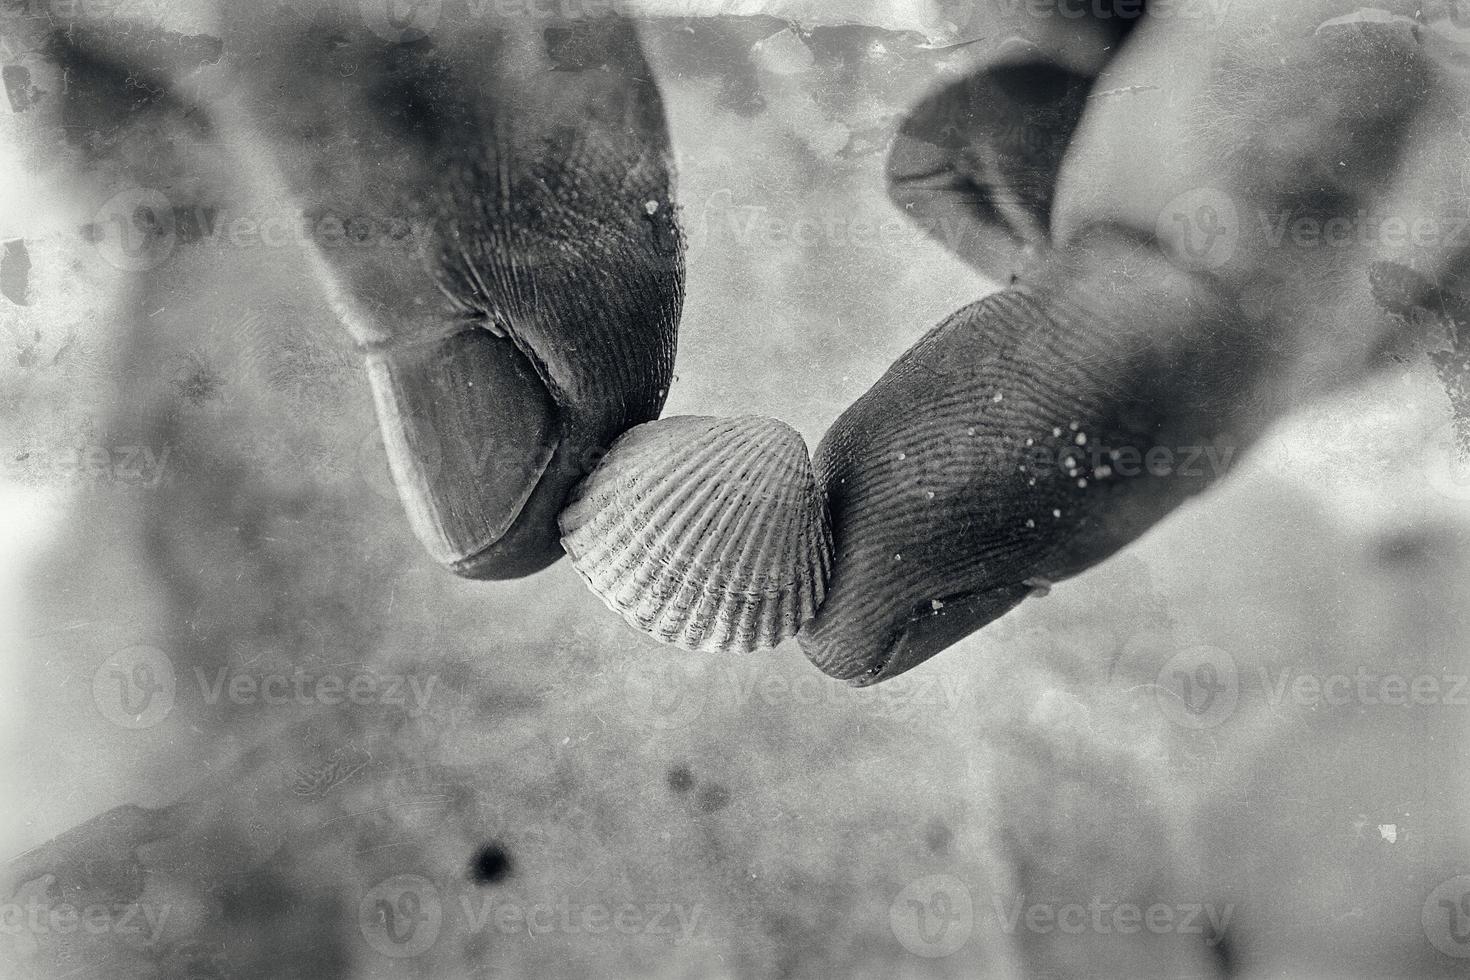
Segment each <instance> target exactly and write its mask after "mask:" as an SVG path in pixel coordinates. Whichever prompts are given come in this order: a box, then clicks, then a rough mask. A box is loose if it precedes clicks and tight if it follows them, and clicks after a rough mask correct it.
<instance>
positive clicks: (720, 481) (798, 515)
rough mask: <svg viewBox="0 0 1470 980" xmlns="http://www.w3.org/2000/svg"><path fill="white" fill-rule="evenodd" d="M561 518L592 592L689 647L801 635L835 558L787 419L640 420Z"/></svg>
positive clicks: (744, 647) (755, 644) (747, 646)
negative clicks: (640, 423) (640, 422)
mask: <svg viewBox="0 0 1470 980" xmlns="http://www.w3.org/2000/svg"><path fill="white" fill-rule="evenodd" d="M560 520H561V531H562V545H563V546H564V547H565V548H566V551H567V554H568V555H570V556H571V560H572V565H573V567H574V568H576V570H577V573H578V574H579V575H581V576H582V578H583V579H584V580H585V581H586V582H587V584H588V585H589V586H590V587H591V588H592V591H593V592H594V593H596V594H597V596H598V597H599V598H601V599H602V601H603V602H605V603H606V604H607V605H608V607H609V608H611V609H612V610H614V611H615V612H617V613H618V614H619V615H621V616H622V617H623V619H625V620H626V621H627V622H628V623H629V624H630V625H632V626H633V627H635V628H636V629H639V630H641V631H643V632H645V633H648V634H650V635H652V636H654V637H656V638H657V639H659V640H662V641H664V642H666V643H672V644H674V645H675V646H679V647H683V648H684V649H686V650H702V651H706V652H730V651H741V652H746V651H750V650H755V649H761V648H767V647H774V646H776V645H777V644H779V643H780V642H781V641H782V640H784V639H787V638H788V637H792V636H795V635H796V632H797V631H798V630H799V629H800V628H801V626H802V624H803V623H804V622H806V621H807V620H808V619H810V618H812V617H813V616H814V615H816V612H817V608H818V606H820V605H821V602H822V599H823V597H824V596H825V594H826V583H827V578H828V575H829V574H830V572H831V568H832V530H831V525H830V522H829V520H828V516H827V507H826V503H825V501H824V500H823V498H822V494H821V493H820V491H818V489H817V483H816V476H815V474H814V473H813V471H812V465H811V460H810V458H809V456H808V454H807V448H806V443H805V442H803V441H802V438H801V436H800V434H798V433H797V432H796V431H795V430H794V429H792V428H791V427H790V426H788V425H786V424H785V423H783V422H779V421H777V420H776V419H770V418H761V417H758V416H745V417H742V418H706V417H702V416H682V417H674V418H668V419H663V420H662V421H658V422H649V423H646V424H644V425H640V426H636V427H635V428H633V429H630V430H629V431H628V432H627V433H625V434H624V435H623V436H622V437H621V438H620V439H618V441H617V442H616V443H614V444H613V447H612V449H611V450H610V451H609V452H608V454H607V456H606V457H605V458H604V459H603V461H602V464H601V465H600V466H599V467H598V468H597V470H596V472H594V473H593V474H592V475H591V476H590V477H588V478H587V479H586V480H585V481H583V483H582V484H581V485H580V486H579V487H578V488H577V490H576V492H575V493H574V494H573V497H572V500H571V502H570V503H569V504H568V505H567V507H566V509H564V510H563V511H562V513H561V518H560Z"/></svg>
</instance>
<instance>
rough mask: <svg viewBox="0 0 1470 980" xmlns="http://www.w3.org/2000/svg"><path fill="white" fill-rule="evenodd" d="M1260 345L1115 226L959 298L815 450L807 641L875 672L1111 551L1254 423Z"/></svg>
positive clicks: (1197, 285)
mask: <svg viewBox="0 0 1470 980" xmlns="http://www.w3.org/2000/svg"><path fill="white" fill-rule="evenodd" d="M1264 355H1265V351H1264V350H1263V344H1262V343H1261V334H1260V332H1259V331H1257V330H1256V329H1255V328H1254V327H1253V325H1252V324H1251V322H1250V321H1249V319H1248V318H1247V317H1246V316H1245V315H1244V314H1243V313H1242V312H1241V311H1240V309H1239V308H1238V307H1237V306H1236V305H1235V304H1234V302H1233V301H1232V300H1231V299H1230V298H1229V297H1228V295H1227V294H1226V293H1225V292H1224V291H1223V290H1222V289H1220V288H1219V287H1218V286H1217V285H1216V283H1215V282H1214V281H1213V280H1212V279H1210V278H1209V277H1208V276H1205V275H1203V274H1187V273H1181V272H1180V271H1178V270H1177V268H1175V267H1174V266H1173V265H1171V264H1170V263H1169V262H1168V260H1167V258H1166V257H1165V256H1164V255H1163V254H1162V253H1161V252H1160V251H1159V250H1158V249H1157V248H1156V247H1155V246H1154V245H1153V244H1152V242H1151V241H1142V240H1139V239H1138V238H1136V237H1131V236H1127V235H1124V234H1123V233H1121V232H1119V231H1114V230H1109V229H1103V228H1099V229H1093V230H1092V231H1091V232H1089V233H1086V234H1083V235H1080V236H1078V238H1077V243H1076V244H1075V245H1074V246H1071V247H1069V248H1068V249H1066V250H1065V251H1063V252H1060V253H1058V254H1056V255H1055V256H1053V257H1052V258H1050V259H1048V260H1047V261H1046V263H1045V264H1044V265H1043V266H1042V267H1041V268H1039V269H1038V270H1037V271H1036V273H1035V274H1034V275H1033V276H1032V277H1030V278H1029V279H1028V280H1027V281H1025V282H1023V283H1021V284H1019V285H1017V286H1016V287H1014V288H1012V289H1008V290H1005V291H1003V292H1000V293H995V294H993V295H991V296H988V297H986V298H985V299H982V300H980V301H979V302H977V303H974V304H972V305H971V306H968V307H966V308H964V309H962V310H960V311H959V312H957V313H955V314H954V315H953V316H951V317H950V318H949V319H948V320H946V321H944V322H943V323H941V324H940V325H939V326H938V327H936V328H935V329H934V330H932V331H931V332H930V333H929V334H928V335H927V336H925V337H924V338H923V339H922V340H920V341H919V343H918V344H916V345H915V346H914V347H913V348H912V349H910V350H909V351H908V352H907V353H906V354H905V355H904V356H903V357H902V358H900V359H899V360H898V362H897V363H895V364H894V365H893V367H892V368H890V369H889V371H888V373H887V374H886V375H885V376H884V377H883V378H882V379H880V380H879V381H878V383H877V384H876V385H874V386H873V388H872V389H871V390H869V391H868V392H867V394H865V395H864V396H863V397H862V398H860V399H859V400H858V401H857V402H856V403H854V404H853V405H852V407H851V408H849V409H848V411H847V412H845V413H844V414H843V415H842V417H841V418H840V419H838V421H837V423H836V424H835V425H834V426H833V427H832V429H831V430H830V431H829V432H828V434H827V436H826V437H825V438H824V439H823V440H822V443H821V445H820V446H819V447H818V449H817V452H816V456H815V466H816V469H817V477H818V480H819V481H820V484H821V485H822V486H823V487H824V488H825V489H826V492H827V494H828V505H829V509H830V512H831V516H832V524H833V536H834V544H835V546H836V559H835V562H834V570H833V575H832V578H831V581H830V583H829V586H828V594H827V598H826V600H825V602H824V603H823V605H822V607H821V610H820V612H819V614H818V616H817V617H816V618H815V619H814V620H813V621H812V622H811V623H809V624H808V625H807V627H806V628H805V629H804V630H803V632H802V633H801V634H800V637H799V640H800V642H801V645H802V648H803V649H804V650H805V651H806V653H807V655H808V656H809V657H810V658H811V660H812V661H813V662H814V663H816V664H817V666H819V667H821V668H822V669H823V670H824V671H826V672H827V673H829V674H832V675H834V676H836V677H840V678H844V679H847V680H851V681H853V682H854V683H858V684H870V683H875V682H877V681H880V680H885V679H887V678H889V677H893V676H895V675H897V674H900V673H902V672H904V671H906V670H908V669H909V668H911V667H914V666H916V665H917V664H919V663H922V662H923V661H924V660H926V659H928V658H929V657H931V656H933V655H934V654H935V653H938V652H939V651H940V650H942V649H944V648H945V647H947V646H949V645H950V644H952V643H954V642H956V641H957V640H959V639H961V638H962V637H964V636H966V635H968V634H969V633H971V632H973V631H975V630H976V629H979V628H980V627H981V626H984V625H985V624H986V623H988V622H990V621H991V620H993V619H995V618H996V617H998V616H1000V615H1002V614H1003V613H1005V612H1006V611H1007V610H1009V609H1011V608H1012V607H1014V606H1015V605H1016V604H1018V603H1019V602H1021V601H1022V600H1023V599H1025V598H1026V597H1027V596H1028V595H1031V594H1034V593H1038V592H1044V590H1045V588H1046V587H1047V585H1049V584H1050V583H1051V582H1054V581H1057V580H1060V579H1062V578H1065V577H1067V576H1070V575H1074V574H1076V573H1078V572H1080V571H1082V570H1084V569H1086V568H1088V567H1089V566H1091V565H1093V564H1096V563H1097V562H1100V561H1102V560H1103V559H1104V558H1106V557H1108V556H1109V555H1111V554H1112V553H1113V552H1115V551H1117V550H1118V549H1119V548H1121V547H1122V546H1123V545H1125V544H1127V543H1128V542H1130V541H1132V540H1134V539H1135V538H1137V537H1138V536H1139V535H1140V534H1142V533H1143V532H1144V531H1145V530H1147V529H1148V528H1149V527H1150V526H1152V525H1153V524H1154V523H1155V522H1157V521H1158V520H1160V519H1161V518H1162V517H1164V516H1165V515H1166V514H1167V513H1169V511H1171V510H1172V509H1173V508H1175V507H1177V506H1178V505H1179V504H1180V503H1182V502H1183V501H1184V500H1186V499H1187V498H1188V497H1189V496H1190V495H1192V494H1194V493H1196V492H1198V491H1199V490H1201V489H1203V488H1204V487H1206V486H1208V485H1209V483H1210V482H1211V479H1212V478H1213V477H1214V476H1216V475H1218V473H1217V472H1215V470H1218V469H1219V465H1218V461H1219V460H1222V459H1223V460H1225V461H1227V462H1228V461H1229V460H1230V459H1231V458H1232V457H1233V455H1234V453H1235V451H1236V450H1237V449H1238V448H1239V447H1240V446H1242V445H1244V444H1245V443H1246V442H1248V441H1249V439H1250V438H1251V437H1252V436H1253V435H1254V434H1255V433H1256V432H1258V431H1259V430H1260V428H1261V427H1262V425H1263V422H1264V420H1265V419H1267V418H1269V416H1270V414H1271V413H1270V409H1269V407H1268V406H1267V405H1266V404H1264V401H1263V400H1262V399H1260V398H1258V397H1257V396H1256V394H1255V392H1256V390H1257V387H1258V383H1259V380H1260V378H1261V376H1262V374H1263V372H1262V367H1263V365H1265V363H1266V360H1267V359H1266V357H1265V356H1264ZM1262 387H1263V388H1264V386H1262ZM1200 458H1204V459H1205V460H1210V459H1213V460H1215V461H1216V464H1217V465H1214V466H1212V465H1210V464H1209V463H1208V462H1205V463H1201V462H1199V459H1200ZM1186 459H1187V460H1188V461H1189V462H1190V463H1191V465H1188V466H1186V465H1183V463H1184V462H1185V461H1186Z"/></svg>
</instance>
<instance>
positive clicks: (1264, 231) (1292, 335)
mask: <svg viewBox="0 0 1470 980" xmlns="http://www.w3.org/2000/svg"><path fill="white" fill-rule="evenodd" d="M1420 6H1422V5H1419V4H1415V3H1407V2H1406V3H1394V4H1385V5H1380V7H1381V8H1382V9H1379V10H1378V11H1377V13H1376V14H1375V13H1372V12H1369V13H1360V12H1359V11H1358V8H1357V7H1356V6H1355V5H1351V4H1344V3H1339V2H1332V0H1313V2H1310V3H1304V4H1294V5H1292V7H1291V9H1290V10H1289V11H1286V10H1282V9H1278V7H1277V6H1275V5H1270V4H1266V3H1262V2H1251V3H1237V4H1233V5H1231V6H1230V7H1229V8H1228V10H1227V12H1226V13H1225V15H1224V20H1223V22H1222V23H1220V24H1219V25H1211V26H1209V27H1208V28H1207V27H1206V26H1205V25H1201V24H1198V23H1194V22H1190V21H1187V20H1183V19H1172V20H1164V19H1159V20H1151V21H1149V22H1146V23H1145V24H1144V26H1143V27H1142V28H1141V29H1140V32H1139V34H1138V36H1137V37H1136V40H1137V42H1138V43H1137V44H1136V45H1133V46H1130V47H1129V48H1128V49H1127V50H1126V51H1124V52H1123V53H1122V54H1121V55H1120V56H1119V58H1118V59H1117V60H1116V61H1115V62H1114V63H1113V64H1112V65H1110V66H1109V69H1108V72H1107V73H1106V76H1105V78H1104V80H1103V81H1102V82H1101V83H1100V86H1101V87H1102V88H1105V89H1108V90H1111V91H1115V92H1117V93H1119V94H1118V95H1116V96H1114V97H1110V98H1106V99H1097V100H1094V101H1095V103H1096V104H1095V105H1094V106H1093V108H1092V109H1091V110H1090V111H1089V113H1088V115H1087V117H1086V119H1085V120H1084V122H1083V124H1082V126H1081V127H1080V129H1079V131H1078V134H1077V138H1076V141H1075V144H1074V147H1073V149H1072V151H1071V153H1070V155H1069V156H1068V159H1067V161H1066V163H1065V165H1064V168H1063V172H1062V176H1061V181H1060V184H1059V187H1058V191H1057V206H1056V212H1055V218H1056V221H1055V229H1056V234H1057V236H1058V238H1059V240H1062V241H1066V240H1067V239H1068V238H1069V237H1070V236H1072V235H1074V234H1077V233H1079V232H1080V231H1082V230H1085V229H1087V228H1088V227H1091V226H1093V225H1096V224H1099V223H1108V224H1116V225H1121V226H1124V227H1128V228H1131V229H1134V230H1136V231H1138V232H1140V233H1144V234H1150V235H1156V236H1157V237H1158V239H1159V241H1160V245H1161V247H1162V248H1164V250H1165V251H1166V253H1167V254H1168V255H1169V256H1170V258H1171V259H1173V260H1174V261H1175V263H1176V264H1177V265H1179V266H1181V267H1182V268H1188V269H1199V270H1202V271H1206V272H1208V273H1209V274H1211V275H1213V276H1214V277H1216V278H1217V279H1219V280H1220V281H1221V282H1222V283H1224V284H1225V285H1226V286H1227V287H1228V288H1229V289H1231V290H1233V291H1235V292H1237V293H1238V294H1239V295H1240V296H1241V297H1242V300H1243V302H1244V303H1245V305H1246V306H1247V307H1248V308H1249V309H1251V310H1252V312H1253V313H1255V314H1256V315H1258V316H1259V317H1260V318H1261V319H1262V321H1263V324H1264V327H1263V328H1264V329H1267V330H1269V331H1270V332H1271V334H1272V335H1273V338H1274V343H1275V346H1276V347H1277V349H1278V352H1279V357H1278V361H1277V368H1278V370H1279V372H1280V377H1279V385H1280V389H1281V391H1280V394H1281V395H1282V397H1283V398H1284V399H1285V400H1286V401H1288V402H1291V401H1296V400H1300V399H1303V398H1307V397H1312V396H1315V395H1317V394H1320V393H1321V392H1323V391H1325V390H1328V389H1330V388H1332V387H1335V386H1338V385H1341V384H1343V383H1345V382H1351V381H1354V380H1356V379H1359V378H1361V377H1362V376H1363V375H1364V373H1365V372H1366V371H1368V370H1370V369H1372V368H1373V367H1374V366H1375V365H1376V364H1377V363H1379V362H1380V359H1381V358H1382V356H1383V354H1384V352H1385V351H1386V350H1388V349H1391V348H1392V347H1393V346H1394V345H1395V344H1396V343H1397V342H1398V341H1399V339H1400V338H1398V337H1396V336H1395V334H1396V333H1397V332H1398V331H1399V330H1400V329H1401V327H1402V326H1403V324H1402V323H1401V322H1396V321H1393V320H1391V319H1389V318H1386V317H1384V315H1383V310H1382V309H1381V308H1380V306H1379V305H1378V304H1377V303H1376V302H1375V301H1374V299H1373V291H1372V284H1371V282H1370V277H1369V270H1370V269H1372V268H1373V267H1374V266H1375V265H1376V264H1378V263H1380V262H1383V261H1385V260H1387V261H1393V262H1397V263H1400V264H1408V265H1410V266H1413V267H1416V268H1419V269H1420V270H1421V271H1425V272H1429V271H1431V270H1433V269H1435V268H1438V267H1440V266H1442V265H1443V264H1444V260H1445V256H1447V255H1449V254H1451V253H1453V252H1454V251H1458V249H1456V248H1451V247H1448V246H1449V245H1450V243H1449V242H1447V241H1445V240H1444V238H1445V237H1447V236H1445V235H1443V234H1431V235H1430V236H1428V239H1426V240H1424V241H1423V242H1422V243H1421V244H1418V245H1416V244H1415V241H1414V240H1415V238H1416V235H1415V233H1414V229H1415V227H1416V225H1417V226H1419V227H1421V228H1422V227H1425V226H1430V227H1437V228H1438V229H1439V230H1440V231H1441V232H1447V231H1448V228H1447V227H1446V226H1445V220H1446V219H1448V218H1449V217H1450V214H1448V213H1447V209H1452V208H1453V207H1454V204H1455V202H1456V201H1458V200H1459V199H1460V198H1461V197H1462V191H1461V190H1460V186H1459V185H1460V183H1461V180H1462V178H1463V176H1464V174H1465V166H1464V163H1463V161H1462V158H1463V154H1460V155H1459V156H1460V159H1456V158H1455V156H1454V154H1453V146H1452V145H1453V143H1454V142H1455V140H1452V139H1448V138H1447V137H1448V134H1449V133H1450V132H1455V131H1457V130H1458V129H1459V125H1460V124H1459V123H1458V120H1457V119H1456V114H1455V112H1454V111H1453V109H1452V106H1453V105H1454V103H1455V102H1457V101H1460V100H1462V99H1463V97H1464V92H1463V69H1460V70H1453V69H1449V68H1448V67H1447V66H1446V65H1444V64H1442V63H1439V57H1438V54H1437V52H1440V51H1441V50H1442V48H1443V44H1444V39H1443V38H1441V37H1440V35H1439V33H1438V31H1437V28H1436V27H1435V25H1434V24H1433V23H1431V22H1430V21H1428V20H1424V19H1422V18H1421V19H1420V20H1418V21H1416V20H1415V19H1414V18H1413V16H1412V15H1413V14H1414V13H1415V11H1416V10H1417V9H1418V8H1419V7H1420ZM1186 55H1188V56H1186ZM1456 90H1458V92H1459V94H1458V95H1455V94H1454V93H1455V91H1456ZM1165 164H1166V165H1165ZM1460 211H1461V212H1462V213H1463V211H1464V208H1463V207H1461V208H1460ZM1399 224H1402V225H1403V226H1404V230H1403V231H1402V232H1398V231H1396V230H1395V229H1396V228H1397V227H1398V225H1399ZM1436 239H1438V240H1436ZM1431 253H1435V254H1431Z"/></svg>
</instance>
